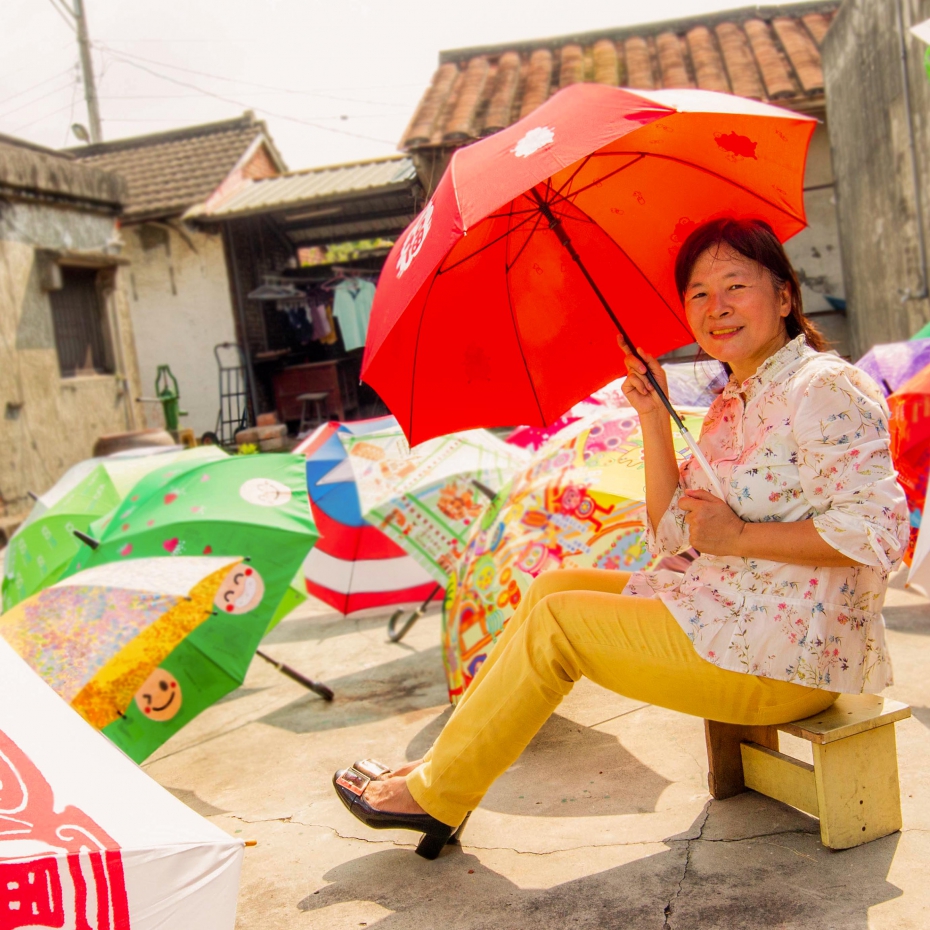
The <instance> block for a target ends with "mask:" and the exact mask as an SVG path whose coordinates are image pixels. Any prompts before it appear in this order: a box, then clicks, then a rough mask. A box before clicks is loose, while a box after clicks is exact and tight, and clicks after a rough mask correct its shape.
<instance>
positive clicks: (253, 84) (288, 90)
mask: <svg viewBox="0 0 930 930" xmlns="http://www.w3.org/2000/svg"><path fill="white" fill-rule="evenodd" d="M94 45H95V46H96V47H97V48H98V49H101V50H104V51H107V52H109V53H110V54H111V55H114V56H118V57H122V58H123V59H124V60H126V59H134V60H135V61H137V62H138V61H141V62H145V63H146V64H149V65H157V66H158V67H159V68H170V69H172V70H173V71H183V72H184V73H185V74H193V75H196V76H197V77H206V78H211V79H213V80H216V81H226V82H227V83H230V84H239V85H248V86H249V87H259V88H261V89H262V90H273V91H277V92H278V93H281V94H294V95H297V96H300V97H321V98H322V99H324V100H339V101H341V102H343V103H367V104H371V105H372V106H390V107H404V108H408V109H409V107H408V105H407V104H406V103H391V102H390V101H386V100H360V99H359V98H358V97H338V96H336V95H334V94H324V93H320V92H319V91H305V90H294V89H293V88H289V87H276V86H274V85H273V84H257V83H256V82H255V81H242V80H239V79H238V78H229V77H223V75H221V74H211V73H209V72H207V71H195V70H194V69H192V68H182V67H181V66H180V65H170V64H168V63H167V62H165V61H155V60H154V59H152V58H144V57H143V56H142V55H136V54H134V53H133V52H122V51H120V50H119V49H115V48H111V47H110V46H107V45H103V44H102V43H100V42H95V43H94ZM128 63H129V62H128V61H127V64H128ZM392 144H393V143H392Z"/></svg>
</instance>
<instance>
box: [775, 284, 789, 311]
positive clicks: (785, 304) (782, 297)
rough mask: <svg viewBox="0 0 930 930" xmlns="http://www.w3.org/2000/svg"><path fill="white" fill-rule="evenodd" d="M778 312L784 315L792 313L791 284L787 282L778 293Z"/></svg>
mask: <svg viewBox="0 0 930 930" xmlns="http://www.w3.org/2000/svg"><path fill="white" fill-rule="evenodd" d="M778 313H779V315H780V316H783V317H788V316H790V315H791V286H790V285H789V284H787V283H786V284H784V285H783V286H782V288H781V290H780V291H779V293H778Z"/></svg>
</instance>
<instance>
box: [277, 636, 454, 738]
mask: <svg viewBox="0 0 930 930" xmlns="http://www.w3.org/2000/svg"><path fill="white" fill-rule="evenodd" d="M325 681H326V684H327V685H329V687H330V688H332V689H333V691H334V692H335V693H336V699H335V700H334V701H333V702H332V703H327V704H324V703H323V702H321V701H320V699H319V698H318V697H316V696H315V695H312V694H309V695H304V696H301V697H300V698H298V699H297V700H296V701H292V702H291V703H290V704H288V705H286V706H285V707H281V708H279V709H278V710H275V711H273V712H272V713H270V714H267V715H266V716H264V717H260V718H259V722H260V723H264V724H267V725H268V726H273V727H280V728H282V729H285V730H290V731H291V732H292V733H318V732H320V731H322V730H334V729H339V728H342V727H352V726H359V725H361V724H365V723H371V722H373V721H377V720H384V719H386V718H388V717H395V716H397V715H398V714H406V713H410V712H413V711H422V710H423V709H424V708H428V707H435V706H437V705H442V704H445V703H446V702H447V701H448V698H449V694H448V691H447V690H446V685H445V680H444V678H443V674H442V658H441V654H440V649H439V646H436V647H435V648H433V649H427V650H425V651H424V652H412V653H407V654H404V655H401V656H400V658H397V659H394V660H393V661H391V662H384V663H382V664H381V665H376V666H373V667H372V668H366V669H363V670H361V671H358V672H353V673H352V674H351V675H345V676H343V677H342V678H327V679H325Z"/></svg>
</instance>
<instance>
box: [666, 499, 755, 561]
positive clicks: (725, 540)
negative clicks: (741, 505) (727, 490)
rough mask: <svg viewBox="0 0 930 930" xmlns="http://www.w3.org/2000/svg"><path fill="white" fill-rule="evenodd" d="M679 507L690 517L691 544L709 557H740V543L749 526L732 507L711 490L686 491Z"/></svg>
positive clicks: (688, 519) (686, 520)
mask: <svg viewBox="0 0 930 930" xmlns="http://www.w3.org/2000/svg"><path fill="white" fill-rule="evenodd" d="M678 506H679V507H681V509H682V510H684V511H685V512H686V513H687V514H688V516H687V517H685V522H686V523H687V524H688V534H689V537H690V541H691V545H692V546H694V548H695V549H697V551H698V552H706V553H707V554H708V555H739V542H740V536H741V535H742V532H743V529H744V527H745V526H746V524H745V522H744V521H743V520H741V519H740V518H739V517H738V516H737V515H736V514H735V513H734V512H733V511H732V510H731V509H730V506H729V504H727V503H726V502H725V501H722V500H720V498H719V497H715V496H714V495H713V494H711V493H710V492H709V491H690V490H689V491H685V493H684V494H683V495H682V496H681V498H680V499H679V501H678Z"/></svg>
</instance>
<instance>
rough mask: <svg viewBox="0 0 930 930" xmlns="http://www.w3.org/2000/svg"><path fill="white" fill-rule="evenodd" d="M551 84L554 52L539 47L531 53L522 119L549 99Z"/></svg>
mask: <svg viewBox="0 0 930 930" xmlns="http://www.w3.org/2000/svg"><path fill="white" fill-rule="evenodd" d="M551 85H552V52H550V51H549V49H547V48H538V49H536V51H535V52H533V54H532V55H530V67H529V70H528V71H527V75H526V83H525V85H524V89H523V106H521V107H520V118H521V119H522V118H523V117H524V116H526V115H527V114H529V113H532V112H533V110H535V109H536V107H538V106H539V105H540V104H541V103H545V102H546V101H547V100H548V99H549V89H550V87H551Z"/></svg>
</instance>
